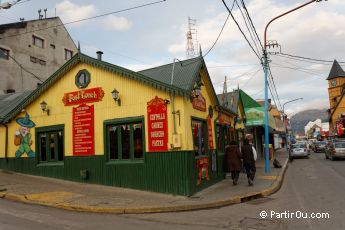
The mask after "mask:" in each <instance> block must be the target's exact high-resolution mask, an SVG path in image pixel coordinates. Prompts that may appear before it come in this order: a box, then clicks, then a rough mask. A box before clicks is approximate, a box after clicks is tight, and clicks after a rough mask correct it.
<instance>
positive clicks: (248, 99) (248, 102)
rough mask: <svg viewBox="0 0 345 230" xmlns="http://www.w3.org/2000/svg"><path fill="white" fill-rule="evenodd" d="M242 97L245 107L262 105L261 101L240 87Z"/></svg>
mask: <svg viewBox="0 0 345 230" xmlns="http://www.w3.org/2000/svg"><path fill="white" fill-rule="evenodd" d="M240 97H241V100H242V103H243V107H244V108H254V107H261V105H260V104H259V103H257V102H256V101H255V100H254V99H253V98H251V97H250V96H249V95H248V94H246V93H245V92H244V91H243V90H241V89H240Z"/></svg>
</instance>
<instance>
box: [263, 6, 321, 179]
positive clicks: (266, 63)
mask: <svg viewBox="0 0 345 230" xmlns="http://www.w3.org/2000/svg"><path fill="white" fill-rule="evenodd" d="M320 1H322V0H311V1H309V2H307V3H304V4H302V5H300V6H298V7H295V8H293V9H292V10H289V11H287V12H285V13H283V14H281V15H278V16H277V17H275V18H273V19H271V21H269V22H268V23H267V25H266V27H265V32H264V44H263V55H262V56H263V66H264V75H265V79H264V80H265V173H266V174H269V172H270V165H269V159H268V158H269V141H268V87H267V86H268V82H267V78H268V56H267V50H266V46H267V39H266V35H267V28H268V26H269V25H270V24H271V23H272V22H273V21H275V20H276V19H278V18H281V17H283V16H284V15H287V14H289V13H291V12H293V11H295V10H298V9H300V8H302V7H304V6H307V5H309V4H311V3H313V2H320ZM325 1H327V0H325Z"/></svg>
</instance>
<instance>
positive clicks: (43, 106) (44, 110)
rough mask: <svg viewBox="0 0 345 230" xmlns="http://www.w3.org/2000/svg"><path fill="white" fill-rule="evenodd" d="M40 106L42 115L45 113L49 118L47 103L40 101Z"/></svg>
mask: <svg viewBox="0 0 345 230" xmlns="http://www.w3.org/2000/svg"><path fill="white" fill-rule="evenodd" d="M40 105H41V109H42V111H43V113H44V112H47V115H48V116H49V109H48V108H47V102H45V101H42V102H41V104H40Z"/></svg>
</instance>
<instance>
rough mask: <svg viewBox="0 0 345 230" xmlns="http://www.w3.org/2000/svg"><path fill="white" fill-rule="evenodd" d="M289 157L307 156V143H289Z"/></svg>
mask: <svg viewBox="0 0 345 230" xmlns="http://www.w3.org/2000/svg"><path fill="white" fill-rule="evenodd" d="M290 157H291V158H301V157H305V158H309V152H308V149H307V145H306V144H305V143H298V144H293V145H291V150H290Z"/></svg>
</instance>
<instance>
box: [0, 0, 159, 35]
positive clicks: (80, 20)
mask: <svg viewBox="0 0 345 230" xmlns="http://www.w3.org/2000/svg"><path fill="white" fill-rule="evenodd" d="M165 1H166V0H161V1H156V2H151V3H147V4H143V5H139V6H134V7H130V8H127V9H123V10H118V11H113V12H110V13H105V14H100V15H96V16H93V17H88V18H83V19H78V20H75V21H71V22H67V23H61V24H58V25H54V26H48V27H45V28H41V29H36V30H31V31H26V32H23V33H18V34H13V35H8V36H5V37H1V38H0V39H3V38H10V37H15V36H19V35H23V34H28V33H33V32H37V31H42V30H47V29H50V28H56V27H58V26H65V25H70V24H74V23H78V22H83V21H87V20H91V19H95V18H100V17H104V16H108V15H112V14H117V13H121V12H125V11H130V10H134V9H138V8H143V7H146V6H150V5H155V4H158V3H162V2H165Z"/></svg>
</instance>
